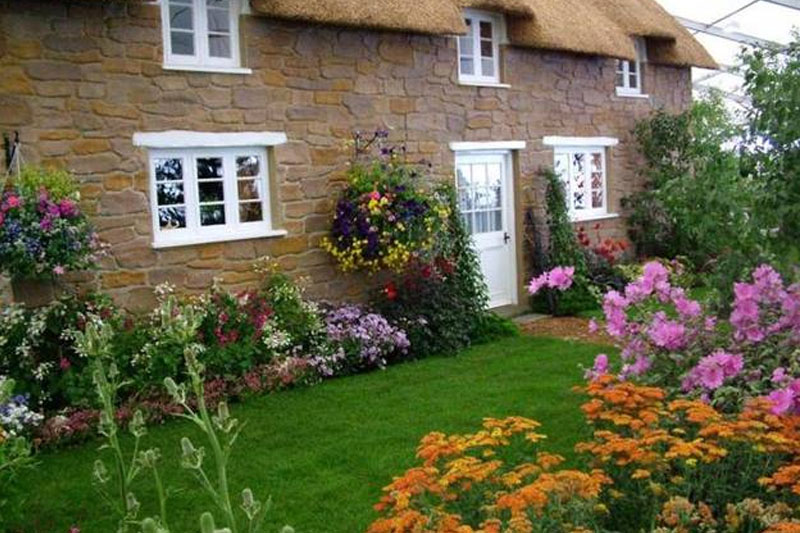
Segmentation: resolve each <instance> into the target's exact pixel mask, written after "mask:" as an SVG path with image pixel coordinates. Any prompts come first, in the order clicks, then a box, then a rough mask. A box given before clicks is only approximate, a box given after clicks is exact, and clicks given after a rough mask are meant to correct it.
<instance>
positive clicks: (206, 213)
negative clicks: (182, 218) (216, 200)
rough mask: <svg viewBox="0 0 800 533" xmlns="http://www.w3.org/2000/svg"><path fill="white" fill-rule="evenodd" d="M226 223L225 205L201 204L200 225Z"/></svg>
mask: <svg viewBox="0 0 800 533" xmlns="http://www.w3.org/2000/svg"><path fill="white" fill-rule="evenodd" d="M223 224H225V206H224V205H201V206H200V225H202V226H220V225H223Z"/></svg>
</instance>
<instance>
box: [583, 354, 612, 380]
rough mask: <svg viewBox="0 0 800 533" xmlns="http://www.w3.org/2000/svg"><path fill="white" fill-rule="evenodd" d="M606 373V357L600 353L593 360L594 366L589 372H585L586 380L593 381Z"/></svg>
mask: <svg viewBox="0 0 800 533" xmlns="http://www.w3.org/2000/svg"><path fill="white" fill-rule="evenodd" d="M607 373H608V356H607V355H606V354H604V353H601V354H598V355H597V357H595V358H594V365H593V366H592V369H591V370H589V371H588V372H586V379H590V380H592V381H594V380H596V379H597V378H599V377H600V376H603V375H605V374H607Z"/></svg>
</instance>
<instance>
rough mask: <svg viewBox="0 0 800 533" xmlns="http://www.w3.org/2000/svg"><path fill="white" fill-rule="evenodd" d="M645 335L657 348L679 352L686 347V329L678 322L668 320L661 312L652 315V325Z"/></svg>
mask: <svg viewBox="0 0 800 533" xmlns="http://www.w3.org/2000/svg"><path fill="white" fill-rule="evenodd" d="M647 334H648V335H649V336H650V340H651V341H653V344H655V345H656V346H658V347H659V348H664V349H667V350H680V349H681V348H683V347H684V346H686V342H687V339H686V327H685V326H684V325H683V324H681V323H680V322H676V321H674V320H669V319H668V318H667V315H666V313H664V312H663V311H659V312H658V313H656V314H655V315H653V323H652V324H651V325H650V327H649V328H648V330H647Z"/></svg>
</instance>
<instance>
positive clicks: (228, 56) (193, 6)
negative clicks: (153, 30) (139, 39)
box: [161, 0, 241, 70]
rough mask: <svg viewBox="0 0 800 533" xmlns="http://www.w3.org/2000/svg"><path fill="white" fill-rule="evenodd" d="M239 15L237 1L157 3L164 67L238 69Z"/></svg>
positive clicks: (168, 0) (171, 0)
mask: <svg viewBox="0 0 800 533" xmlns="http://www.w3.org/2000/svg"><path fill="white" fill-rule="evenodd" d="M239 13H240V8H239V0H161V18H162V27H163V29H164V65H165V67H167V68H188V69H197V70H224V69H235V68H238V67H240V66H241V63H240V57H239Z"/></svg>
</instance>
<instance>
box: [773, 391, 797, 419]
mask: <svg viewBox="0 0 800 533" xmlns="http://www.w3.org/2000/svg"><path fill="white" fill-rule="evenodd" d="M767 398H768V399H769V400H770V401H771V402H772V412H773V413H774V414H776V415H783V414H786V413H788V412H789V411H790V410H791V409H792V408H793V407H794V400H795V393H794V391H792V389H790V388H786V389H777V390H774V391H772V392H771V393H770V394H769V396H767Z"/></svg>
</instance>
